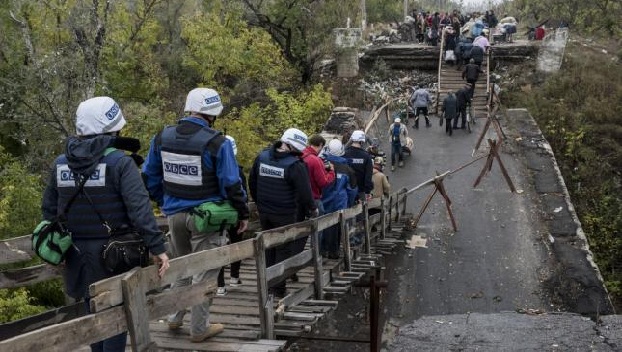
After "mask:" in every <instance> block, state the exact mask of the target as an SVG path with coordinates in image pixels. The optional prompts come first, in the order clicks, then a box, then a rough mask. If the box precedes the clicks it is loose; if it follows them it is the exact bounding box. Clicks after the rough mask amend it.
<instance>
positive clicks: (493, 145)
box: [473, 139, 516, 192]
mask: <svg viewBox="0 0 622 352" xmlns="http://www.w3.org/2000/svg"><path fill="white" fill-rule="evenodd" d="M488 144H489V145H490V152H489V153H488V158H487V159H486V163H485V164H484V168H482V171H481V172H480V173H479V176H477V179H476V180H475V183H474V184H473V187H477V185H478V184H479V182H480V181H481V180H482V177H484V175H485V174H486V173H487V172H489V171H490V170H491V169H492V164H493V162H494V160H495V159H497V162H498V163H499V167H500V168H501V173H502V174H503V177H504V178H505V182H507V184H508V186H509V187H510V191H511V192H516V188H515V187H514V183H513V182H512V179H510V175H509V174H508V172H507V170H506V169H505V165H503V161H502V160H501V156H500V155H499V149H500V147H501V143H498V142H497V141H496V140H492V139H488Z"/></svg>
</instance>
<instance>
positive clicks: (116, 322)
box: [0, 306, 127, 352]
mask: <svg viewBox="0 0 622 352" xmlns="http://www.w3.org/2000/svg"><path fill="white" fill-rule="evenodd" d="M124 318H125V312H124V310H123V307H121V306H119V307H114V308H111V309H107V310H105V311H103V312H100V313H95V314H89V315H86V316H84V317H80V318H77V319H73V320H70V321H68V322H65V323H61V324H56V325H51V326H47V327H44V328H42V329H38V330H34V331H31V332H28V333H25V334H22V335H19V336H15V337H13V338H10V339H7V340H4V341H0V351H2V352H24V351H46V352H66V351H74V350H77V349H78V348H80V347H81V346H84V345H89V344H91V343H94V342H97V341H101V340H104V339H107V338H109V337H112V336H115V335H118V334H120V333H122V332H124V331H127V324H126V322H125V319H124Z"/></svg>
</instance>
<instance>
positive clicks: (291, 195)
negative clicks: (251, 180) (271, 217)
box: [257, 149, 300, 214]
mask: <svg viewBox="0 0 622 352" xmlns="http://www.w3.org/2000/svg"><path fill="white" fill-rule="evenodd" d="M297 161H300V158H298V157H297V156H294V155H288V156H286V157H284V158H278V159H277V158H274V157H273V156H272V153H271V149H265V150H264V151H262V152H261V153H260V154H259V169H258V173H257V209H258V210H259V212H263V213H273V214H279V213H282V212H283V211H285V212H287V213H292V212H295V210H296V192H295V189H294V187H292V185H290V184H289V182H287V177H288V174H287V169H288V168H289V167H290V166H291V165H292V164H293V163H295V162H297Z"/></svg>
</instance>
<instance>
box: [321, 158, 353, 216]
mask: <svg viewBox="0 0 622 352" xmlns="http://www.w3.org/2000/svg"><path fill="white" fill-rule="evenodd" d="M324 157H325V158H326V160H328V161H330V162H332V163H333V165H335V174H336V175H335V181H334V182H333V183H331V184H330V185H329V186H327V187H326V188H324V189H323V190H322V205H323V206H324V212H325V213H332V212H334V211H337V210H341V209H346V208H349V207H351V206H353V205H354V200H355V199H356V196H357V194H358V187H357V186H356V175H355V173H354V170H352V168H351V167H350V166H348V160H346V159H345V158H342V157H340V156H334V155H330V154H324Z"/></svg>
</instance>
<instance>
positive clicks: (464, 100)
mask: <svg viewBox="0 0 622 352" xmlns="http://www.w3.org/2000/svg"><path fill="white" fill-rule="evenodd" d="M471 97H472V96H471V84H469V83H467V84H466V85H465V86H464V87H462V88H460V89H458V91H457V92H456V103H457V108H458V114H457V115H456V118H455V119H454V123H453V129H454V130H455V129H457V128H458V119H459V118H462V124H461V125H460V129H464V127H465V125H466V120H467V118H466V115H467V106H468V105H469V104H470V103H471Z"/></svg>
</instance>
